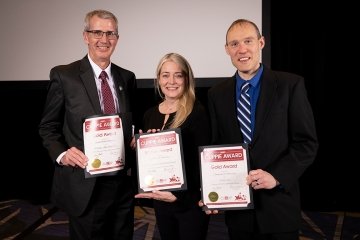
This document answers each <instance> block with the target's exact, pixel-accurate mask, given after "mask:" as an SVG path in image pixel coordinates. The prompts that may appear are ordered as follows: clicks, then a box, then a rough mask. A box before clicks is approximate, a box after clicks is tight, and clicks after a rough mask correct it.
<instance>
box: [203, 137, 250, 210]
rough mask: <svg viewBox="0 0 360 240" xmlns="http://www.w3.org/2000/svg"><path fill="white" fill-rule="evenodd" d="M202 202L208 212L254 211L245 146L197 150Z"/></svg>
mask: <svg viewBox="0 0 360 240" xmlns="http://www.w3.org/2000/svg"><path fill="white" fill-rule="evenodd" d="M199 155H200V168H201V192H202V193H201V194H202V196H201V197H202V201H203V203H204V204H205V206H206V207H207V208H208V209H219V210H232V209H249V208H253V201H252V191H251V188H250V187H249V186H248V185H247V184H246V176H247V174H248V172H249V157H248V156H249V154H248V150H247V145H245V144H237V145H212V146H201V147H199Z"/></svg>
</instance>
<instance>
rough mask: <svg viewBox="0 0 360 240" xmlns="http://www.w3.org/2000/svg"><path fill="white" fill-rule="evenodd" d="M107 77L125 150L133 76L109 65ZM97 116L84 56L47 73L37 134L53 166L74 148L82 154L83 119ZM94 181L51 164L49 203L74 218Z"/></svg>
mask: <svg viewBox="0 0 360 240" xmlns="http://www.w3.org/2000/svg"><path fill="white" fill-rule="evenodd" d="M111 73H112V75H113V79H114V83H115V86H116V91H117V95H118V102H119V106H120V115H121V117H122V121H123V125H124V126H123V127H124V129H123V131H124V140H125V146H126V147H127V146H128V145H129V144H128V143H130V141H131V125H132V118H131V109H132V106H130V103H132V102H133V101H132V98H133V94H134V90H135V89H136V78H135V74H134V73H133V72H131V71H128V70H126V69H123V68H121V67H119V66H117V65H115V64H113V63H112V64H111ZM98 114H102V111H101V106H100V101H99V97H98V91H97V88H96V83H95V81H94V73H93V70H92V67H91V65H90V62H89V60H88V57H87V56H85V57H84V58H83V59H81V60H78V61H75V62H73V63H70V64H68V65H61V66H56V67H54V68H53V69H51V71H50V82H49V86H48V95H47V99H46V103H45V108H44V112H43V116H42V120H41V122H40V126H39V133H40V136H41V137H42V139H43V145H44V146H45V148H46V149H47V150H48V152H49V155H50V157H51V159H52V160H53V162H54V163H55V160H56V158H57V157H58V156H59V155H60V154H61V153H62V152H64V151H66V150H67V149H68V148H69V147H73V146H75V147H77V148H79V149H80V150H82V151H83V149H84V145H83V133H82V124H83V120H84V118H85V117H88V116H93V115H98ZM129 151H130V150H129ZM127 156H128V154H127V153H126V159H125V162H126V165H128V164H129V160H130V159H128V157H127ZM95 181H96V178H87V179H85V177H84V170H83V169H81V168H73V167H65V166H60V165H58V164H55V172H54V179H53V187H52V196H51V199H52V201H53V203H54V204H55V205H57V206H58V207H60V208H62V209H64V210H65V211H66V212H68V213H70V214H72V215H75V216H78V215H80V214H81V213H82V212H83V211H84V210H85V208H86V206H87V205H88V203H89V200H90V196H91V194H92V191H93V188H94V185H95Z"/></svg>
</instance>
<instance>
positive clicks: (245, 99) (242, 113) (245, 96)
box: [237, 82, 251, 143]
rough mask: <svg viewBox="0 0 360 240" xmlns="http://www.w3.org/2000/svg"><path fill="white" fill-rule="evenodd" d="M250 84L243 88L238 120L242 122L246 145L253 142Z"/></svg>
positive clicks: (241, 127)
mask: <svg viewBox="0 0 360 240" xmlns="http://www.w3.org/2000/svg"><path fill="white" fill-rule="evenodd" d="M249 88H250V83H249V82H245V83H244V84H243V85H242V87H241V95H240V99H239V101H238V107H237V111H238V116H237V118H238V120H239V122H240V130H241V132H242V134H243V138H244V143H250V142H251V118H250V116H251V111H250V109H251V108H250V95H249Z"/></svg>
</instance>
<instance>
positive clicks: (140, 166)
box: [135, 128, 187, 193]
mask: <svg viewBox="0 0 360 240" xmlns="http://www.w3.org/2000/svg"><path fill="white" fill-rule="evenodd" d="M135 140H136V163H137V175H138V191H139V193H142V192H151V191H153V190H171V191H175V190H186V189H187V183H186V174H185V166H184V161H183V149H182V138H181V130H180V128H174V129H167V130H162V131H159V132H156V133H142V134H135Z"/></svg>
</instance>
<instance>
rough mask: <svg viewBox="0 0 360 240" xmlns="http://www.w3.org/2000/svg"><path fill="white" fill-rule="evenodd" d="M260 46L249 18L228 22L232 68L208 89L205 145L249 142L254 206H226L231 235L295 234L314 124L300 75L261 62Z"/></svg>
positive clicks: (280, 237)
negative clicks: (232, 71) (208, 133)
mask: <svg viewBox="0 0 360 240" xmlns="http://www.w3.org/2000/svg"><path fill="white" fill-rule="evenodd" d="M264 46H265V39H264V37H263V36H262V35H261V34H260V31H259V29H258V27H257V26H256V25H255V24H254V23H253V22H251V21H249V20H246V19H239V20H236V21H234V22H233V23H232V24H231V25H230V27H229V29H228V31H227V34H226V44H225V50H226V53H227V54H228V55H229V56H230V59H231V61H232V64H233V65H234V66H235V68H236V69H237V71H236V73H235V75H234V76H233V77H231V78H229V79H228V80H225V81H222V82H221V83H219V84H217V85H215V86H213V87H212V88H211V89H210V90H209V92H208V104H209V112H210V116H211V124H212V134H213V144H236V143H246V144H248V147H249V155H250V157H249V158H250V167H251V170H250V171H249V174H248V176H247V178H246V181H247V184H249V185H250V186H251V187H252V188H253V190H254V191H253V200H254V209H246V210H229V211H226V212H225V221H226V225H227V227H228V232H229V237H230V239H231V240H238V239H242V240H246V239H248V240H250V239H261V240H270V239H271V240H298V239H299V228H300V220H301V215H300V213H301V211H300V210H301V206H300V196H299V185H298V180H299V178H300V176H301V175H302V173H303V172H304V171H305V170H306V168H307V167H308V166H309V165H310V164H311V163H312V162H313V161H314V159H315V156H316V152H317V149H318V142H317V136H316V130H315V123H314V118H313V113H312V109H311V106H310V104H309V101H308V99H307V94H306V90H305V86H304V79H303V78H302V77H301V76H298V75H295V74H291V73H285V72H279V71H273V70H271V69H269V68H267V67H266V66H264V65H263V64H261V63H260V55H261V50H262V49H263V47H264ZM245 88H246V89H245ZM246 95H248V96H246ZM244 181H245V179H244ZM201 205H202V204H201V203H200V206H201ZM207 213H216V211H212V212H211V211H209V210H208V211H207Z"/></svg>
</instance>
